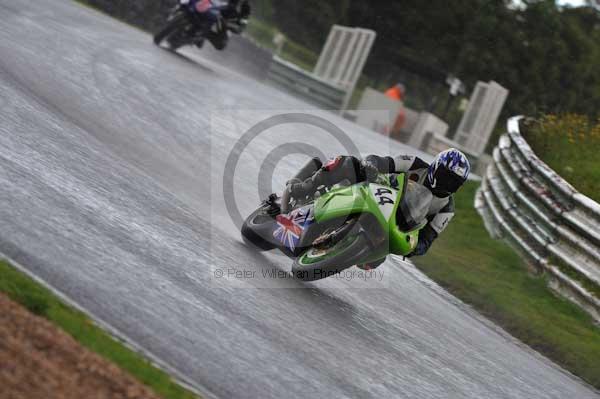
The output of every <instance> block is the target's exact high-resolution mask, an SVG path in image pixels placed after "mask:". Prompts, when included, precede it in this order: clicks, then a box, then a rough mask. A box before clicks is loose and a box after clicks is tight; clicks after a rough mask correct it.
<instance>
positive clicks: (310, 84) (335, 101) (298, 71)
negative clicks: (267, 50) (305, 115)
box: [268, 56, 346, 110]
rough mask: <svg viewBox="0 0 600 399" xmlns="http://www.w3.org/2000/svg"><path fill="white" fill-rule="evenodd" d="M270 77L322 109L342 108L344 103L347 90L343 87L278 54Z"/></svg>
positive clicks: (270, 71)
mask: <svg viewBox="0 0 600 399" xmlns="http://www.w3.org/2000/svg"><path fill="white" fill-rule="evenodd" d="M268 79H269V80H270V81H271V82H273V83H275V84H277V85H278V86H281V87H282V88H283V89H285V90H287V91H288V92H290V93H292V94H295V95H297V96H299V97H301V98H303V99H304V100H306V101H307V102H310V103H312V104H314V105H316V106H318V107H320V108H322V109H327V110H340V109H342V107H343V105H344V100H345V98H346V90H344V89H343V88H342V87H339V86H337V85H334V84H332V83H329V82H327V81H325V80H324V79H321V78H319V77H317V76H315V75H313V74H311V73H310V72H307V71H305V70H304V69H302V68H300V67H298V66H296V65H294V64H292V63H290V62H287V61H284V60H282V59H281V58H279V57H277V56H275V57H273V61H272V62H271V67H270V70H269V74H268Z"/></svg>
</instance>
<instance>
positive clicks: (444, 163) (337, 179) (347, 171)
mask: <svg viewBox="0 0 600 399" xmlns="http://www.w3.org/2000/svg"><path fill="white" fill-rule="evenodd" d="M470 169H471V166H470V164H469V160H468V159H467V157H466V156H465V155H464V154H463V153H462V152H461V151H459V150H457V149H454V148H450V149H448V150H446V151H443V152H441V153H439V154H438V155H437V156H436V157H435V158H434V160H433V162H432V163H431V164H428V163H427V162H425V161H424V160H422V159H421V158H419V157H416V156H413V155H400V156H398V157H395V158H392V157H380V156H377V155H369V156H367V157H366V158H365V159H364V160H362V161H361V160H359V159H358V158H356V157H353V156H338V157H336V158H334V159H331V160H330V161H328V162H327V163H326V164H325V165H322V163H321V162H320V161H319V160H318V159H317V158H315V159H314V160H313V166H312V171H311V170H310V168H306V167H305V169H303V170H302V171H300V172H299V173H298V175H297V176H296V177H295V178H294V179H292V180H290V181H289V182H288V184H290V194H291V195H292V197H294V198H302V197H306V196H312V195H313V194H314V193H315V192H316V190H317V189H318V188H319V187H321V186H326V187H331V186H333V185H335V184H339V183H341V182H344V181H345V182H346V183H347V184H355V183H358V182H361V181H369V182H375V183H379V182H380V181H379V179H381V178H382V177H385V176H382V175H388V176H393V175H394V174H397V173H407V174H408V178H409V179H411V180H413V181H416V182H417V183H419V184H422V185H423V186H425V187H427V188H428V189H429V190H430V191H431V193H432V194H433V201H432V203H431V205H430V208H429V212H428V216H427V220H428V223H427V225H426V226H425V227H424V228H423V229H422V230H421V231H420V232H419V241H418V244H417V247H416V248H415V250H414V251H413V253H411V254H410V255H409V256H415V255H424V254H425V253H426V252H427V251H428V250H429V248H430V247H431V244H432V243H433V242H434V240H435V239H436V238H437V237H438V236H439V234H440V233H442V231H444V230H445V229H446V227H447V226H448V223H449V222H450V220H451V219H452V217H453V216H454V198H453V194H454V193H455V192H456V191H457V190H458V189H459V188H460V187H461V186H462V185H463V184H464V183H465V182H466V180H467V178H468V176H469V172H470ZM307 175H310V177H308V178H306V176H307ZM382 181H392V182H393V181H394V179H382ZM392 186H393V183H392ZM384 261H385V258H383V259H381V260H379V261H377V262H373V263H371V264H368V265H359V267H361V268H363V269H372V268H375V267H377V266H379V265H380V264H382V263H383V262H384Z"/></svg>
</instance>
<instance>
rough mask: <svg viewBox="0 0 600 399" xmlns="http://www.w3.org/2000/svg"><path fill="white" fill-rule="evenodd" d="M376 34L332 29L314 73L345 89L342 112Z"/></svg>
mask: <svg viewBox="0 0 600 399" xmlns="http://www.w3.org/2000/svg"><path fill="white" fill-rule="evenodd" d="M376 36H377V34H376V33H375V31H373V30H370V29H362V28H350V27H347V26H340V25H333V27H332V28H331V31H330V32H329V36H328V37H327V42H326V43H325V47H324V48H323V50H322V51H321V55H320V56H319V61H318V62H317V65H316V66H315V69H314V71H313V73H314V74H315V76H318V77H319V78H321V79H324V80H326V81H328V82H330V83H332V84H335V85H337V86H339V87H342V88H344V90H345V91H346V97H345V98H344V102H343V104H342V107H341V109H342V110H345V109H346V108H347V107H348V103H349V102H350V98H351V97H352V93H353V92H354V89H355V88H356V84H357V83H358V79H359V78H360V75H361V74H362V71H363V68H364V67H365V64H366V62H367V59H368V58H369V54H370V53H371V49H372V47H373V43H374V42H375V37H376Z"/></svg>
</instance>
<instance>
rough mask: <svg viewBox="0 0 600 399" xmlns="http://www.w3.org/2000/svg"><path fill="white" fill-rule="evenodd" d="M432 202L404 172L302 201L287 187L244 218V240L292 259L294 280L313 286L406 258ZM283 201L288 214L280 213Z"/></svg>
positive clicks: (320, 193) (416, 240)
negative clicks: (390, 258)
mask: <svg viewBox="0 0 600 399" xmlns="http://www.w3.org/2000/svg"><path fill="white" fill-rule="evenodd" d="M432 199H433V196H432V194H431V192H430V191H429V190H428V189H427V188H425V187H423V186H422V185H420V184H418V183H416V182H414V181H412V180H410V179H408V176H407V175H406V174H404V173H400V174H382V175H379V176H378V177H377V180H376V181H375V182H362V183H357V184H353V185H343V184H341V185H340V184H338V185H335V186H333V187H331V188H330V189H325V188H322V190H320V191H317V193H316V194H315V195H314V196H311V197H310V198H305V199H301V200H297V199H294V198H291V197H290V194H289V186H288V187H286V190H285V191H284V193H283V194H282V196H281V197H278V196H276V195H274V194H273V195H271V197H269V199H268V200H266V201H265V202H263V204H262V205H261V206H260V207H259V208H258V209H257V210H256V211H254V212H253V213H252V214H251V215H250V216H249V217H248V218H247V219H246V221H245V222H244V225H243V226H242V236H243V238H244V240H245V241H246V242H247V243H250V244H252V245H253V246H255V247H257V248H258V249H260V250H265V251H266V250H271V249H276V248H277V249H279V250H280V251H282V252H283V253H284V254H286V255H287V256H289V257H290V258H292V259H293V260H294V263H293V266H292V273H293V275H294V276H295V277H296V278H297V279H300V280H304V281H314V280H319V279H322V278H326V277H330V276H333V275H335V274H337V273H339V272H341V271H342V270H344V269H347V268H349V267H352V266H353V265H360V264H365V263H369V262H374V261H376V260H378V259H381V258H383V257H385V256H387V255H389V254H396V255H402V256H405V255H408V254H410V253H411V252H412V251H413V250H414V249H415V247H416V246H417V242H418V240H419V231H420V230H421V229H422V228H423V227H424V226H425V225H426V224H427V213H428V211H429V206H430V203H431V201H432ZM282 202H285V203H286V206H284V208H283V209H290V211H289V212H287V213H282V212H281V206H282Z"/></svg>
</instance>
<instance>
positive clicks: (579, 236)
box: [475, 117, 600, 321]
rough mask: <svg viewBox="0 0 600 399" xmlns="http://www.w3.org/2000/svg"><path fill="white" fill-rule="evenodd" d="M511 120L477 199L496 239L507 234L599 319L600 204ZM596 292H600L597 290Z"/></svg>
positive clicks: (558, 289) (552, 280) (552, 282)
mask: <svg viewBox="0 0 600 399" xmlns="http://www.w3.org/2000/svg"><path fill="white" fill-rule="evenodd" d="M523 121H524V119H523V118H522V117H514V118H511V119H509V121H508V126H507V133H506V134H505V135H503V136H502V137H501V138H500V142H499V144H498V146H497V147H496V148H495V149H494V153H493V158H494V160H493V162H492V163H491V164H490V166H489V167H488V169H487V171H486V174H485V176H484V179H483V182H482V185H481V187H480V189H479V190H478V192H477V195H476V198H475V207H476V208H477V210H478V212H479V214H480V215H481V216H482V218H483V220H484V223H485V226H486V228H487V230H488V231H489V233H490V235H491V236H492V237H494V238H505V239H507V241H509V243H511V244H512V245H513V246H514V247H516V248H517V249H518V250H520V251H521V252H524V253H525V254H526V255H527V256H528V257H529V259H530V260H531V261H532V262H531V264H533V265H535V267H536V268H537V269H538V270H540V271H543V272H545V273H546V274H547V275H548V276H549V284H550V287H551V288H553V289H554V290H555V291H556V292H558V293H560V294H561V295H563V296H565V297H567V298H568V299H570V300H571V301H573V302H574V303H576V304H577V305H579V306H580V307H581V308H583V309H584V310H586V311H587V312H588V313H590V314H591V315H592V316H593V317H594V318H595V319H596V320H598V321H600V298H599V297H598V296H597V295H595V294H593V293H592V292H591V291H593V290H591V291H590V289H589V287H591V286H597V287H600V204H598V203H596V202H594V201H592V200H591V199H590V198H588V197H586V196H584V195H583V194H581V193H579V192H577V190H575V188H573V187H572V186H571V185H570V184H569V183H567V182H566V181H565V180H564V179H563V178H562V177H560V176H559V175H558V174H557V173H556V172H554V171H553V170H552V169H550V168H549V167H548V166H547V165H546V164H545V163H544V162H542V161H541V160H540V159H539V158H538V157H537V156H536V155H535V153H534V152H533V151H532V149H531V147H530V146H529V144H527V142H526V141H525V139H524V138H523V136H521V133H520V131H521V127H522V122H523ZM596 292H598V291H597V290H596Z"/></svg>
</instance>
